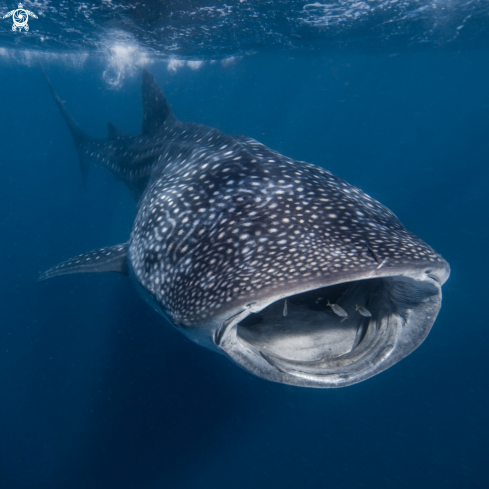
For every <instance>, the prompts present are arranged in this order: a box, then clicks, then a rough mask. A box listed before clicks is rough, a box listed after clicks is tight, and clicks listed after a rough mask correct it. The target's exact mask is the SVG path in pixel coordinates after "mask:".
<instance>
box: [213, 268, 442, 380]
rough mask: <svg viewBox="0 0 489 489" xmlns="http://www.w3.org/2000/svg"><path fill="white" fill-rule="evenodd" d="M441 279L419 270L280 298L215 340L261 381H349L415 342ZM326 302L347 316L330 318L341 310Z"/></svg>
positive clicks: (428, 321)
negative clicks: (411, 274) (418, 271)
mask: <svg viewBox="0 0 489 489" xmlns="http://www.w3.org/2000/svg"><path fill="white" fill-rule="evenodd" d="M443 281H444V277H437V276H436V275H435V274H432V273H431V270H427V271H425V272H424V273H423V274H422V275H418V276H417V277H416V278H412V277H409V276H405V275H400V276H390V277H389V276H387V277H381V278H368V279H364V280H356V281H352V282H346V283H340V284H335V285H331V286H327V287H320V288H316V289H314V290H309V291H307V292H301V293H298V294H295V295H289V296H288V297H281V298H280V299H279V300H275V301H274V302H272V303H270V304H268V305H266V307H264V308H263V309H261V310H259V311H257V312H254V313H251V314H250V313H249V310H248V311H243V312H242V313H240V314H237V315H236V316H234V317H233V318H231V319H230V320H228V321H227V322H226V323H224V324H223V326H222V328H221V329H220V331H218V334H217V336H216V343H217V344H218V345H219V347H220V348H221V349H222V350H223V351H224V352H225V353H226V354H227V355H228V356H229V357H231V358H232V359H233V360H234V361H235V362H236V363H238V364H239V365H240V366H242V367H243V368H245V369H246V370H249V371H251V372H252V373H254V374H255V375H258V376H259V377H263V378H266V379H268V380H274V381H277V382H282V383H288V384H293V385H300V386H309V387H342V386H346V385H350V384H354V383H356V382H359V381H361V380H365V379H367V378H369V377H371V376H373V375H375V374H377V373H379V372H380V371H382V370H385V369H386V368H388V367H389V366H391V365H393V364H394V363H396V362H398V361H399V360H400V359H402V358H403V357H405V356H406V355H408V354H409V353H411V352H412V351H413V350H414V349H415V348H416V347H417V346H419V345H420V344H421V342H422V341H423V340H424V339H425V337H426V336H427V334H428V332H429V330H430V328H431V326H432V325H433V322H434V321H435V319H436V315H437V314H438V310H439V309H440V306H441V287H440V285H441V284H440V282H443ZM334 304H336V305H339V306H340V307H341V308H342V309H343V311H345V312H346V313H347V314H348V317H346V318H345V317H342V316H340V315H338V313H337V312H340V313H341V314H343V311H342V310H341V309H340V310H339V311H337V312H335V311H334V310H333V307H331V305H334ZM359 308H361V309H360V310H359ZM254 309H255V310H256V307H255V308H254ZM362 312H363V315H362ZM368 314H371V316H370V317H366V316H368Z"/></svg>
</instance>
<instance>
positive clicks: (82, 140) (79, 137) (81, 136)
mask: <svg viewBox="0 0 489 489" xmlns="http://www.w3.org/2000/svg"><path fill="white" fill-rule="evenodd" d="M41 71H42V74H43V76H44V79H45V80H46V83H47V84H48V87H49V90H50V92H51V94H52V96H53V98H54V100H55V102H56V105H57V106H58V109H59V111H60V112H61V114H62V116H63V118H64V120H65V121H66V124H68V127H69V129H70V132H71V135H72V136H73V141H74V142H75V146H76V149H77V151H78V156H79V158H80V169H81V173H82V179H83V186H84V187H86V185H87V178H88V169H89V167H90V160H89V159H88V158H87V157H86V156H84V155H83V154H82V152H81V151H80V148H81V146H83V145H84V144H86V143H87V142H89V141H90V140H91V139H92V138H91V137H90V136H89V135H88V134H87V133H86V132H85V131H83V130H82V129H81V127H80V126H79V125H78V123H77V122H76V121H75V119H73V117H72V116H71V114H70V113H69V112H68V111H67V110H66V107H65V105H64V102H63V101H62V100H61V99H60V98H59V95H58V94H57V93H56V92H55V90H54V88H53V85H52V84H51V81H50V80H49V78H48V77H47V75H46V73H45V72H44V69H43V68H42V67H41Z"/></svg>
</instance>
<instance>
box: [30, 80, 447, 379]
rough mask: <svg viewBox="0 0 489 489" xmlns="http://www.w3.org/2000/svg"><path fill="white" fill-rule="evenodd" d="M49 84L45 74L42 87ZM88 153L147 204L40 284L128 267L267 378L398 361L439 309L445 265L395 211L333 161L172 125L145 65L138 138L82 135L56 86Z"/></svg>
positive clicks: (175, 314)
mask: <svg viewBox="0 0 489 489" xmlns="http://www.w3.org/2000/svg"><path fill="white" fill-rule="evenodd" d="M48 84H49V82H48ZM49 87H50V89H51V91H52V93H53V95H54V98H55V100H56V102H57V103H58V106H59V107H60V110H61V113H62V114H63V116H64V118H65V120H66V121H67V123H68V125H69V127H70V129H71V131H72V133H73V137H74V141H75V144H76V145H77V148H78V151H79V154H80V163H81V168H82V173H83V175H84V178H85V179H86V175H87V171H88V161H94V162H95V163H98V164H99V165H102V166H105V167H107V168H108V169H110V170H111V171H112V172H113V173H114V174H115V175H116V176H117V177H118V179H120V180H122V181H124V182H125V183H126V185H127V186H128V187H129V189H130V191H131V193H132V195H133V196H134V197H135V198H136V199H137V200H138V210H137V216H136V219H135V222H134V226H133V230H132V233H131V237H130V239H129V241H128V242H127V243H124V244H121V245H117V246H112V247H109V248H102V249H99V250H95V251H93V252H90V253H87V254H85V255H80V256H78V257H75V258H73V259H71V260H68V261H67V262H64V263H61V264H60V265H58V266H57V267H55V268H53V269H51V270H49V271H47V272H45V273H44V274H43V275H42V276H41V277H40V280H44V279H47V278H51V277H54V276H57V275H63V274H68V273H78V272H108V271H115V272H120V273H124V274H127V275H129V276H130V277H131V278H132V279H133V281H134V283H135V284H136V286H137V289H138V291H139V292H140V293H141V295H142V296H143V297H144V298H145V299H146V300H148V302H149V303H151V304H152V305H153V306H154V307H155V308H156V309H157V310H158V311H159V312H160V313H161V314H163V315H164V316H165V317H166V318H167V319H168V320H169V321H170V322H171V323H172V324H173V325H174V326H175V327H177V328H178V329H179V330H180V331H181V332H183V333H184V334H186V335H187V336H188V337H189V338H191V339H192V340H193V341H195V342H196V343H198V344H200V345H202V346H206V347H207V348H209V349H211V350H214V351H217V352H220V353H223V354H224V355H226V356H227V357H228V358H230V359H231V360H232V361H233V362H235V363H236V364H238V365H239V366H241V367H242V368H244V369H245V370H247V371H249V372H251V373H253V374H255V375H257V376H259V377H262V378H264V379H268V380H272V381H276V382H282V383H286V384H293V385H299V386H307V387H341V386H346V385H350V384H354V383H356V382H359V381H362V380H365V379H367V378H369V377H371V376H373V375H375V374H377V373H379V372H381V371H382V370H385V369H386V368H388V367H390V366H391V365H393V364H394V363H396V362H398V361H399V360H401V359H402V358H404V357H405V356H406V355H408V354H409V353H411V352H412V351H413V350H414V349H415V348H416V347H417V346H419V345H420V344H421V342H422V341H423V340H424V339H425V337H426V335H427V334H428V332H429V331H430V328H431V326H432V325H433V323H434V321H435V319H436V316H437V314H438V311H439V309H440V307H441V286H442V285H443V283H444V282H445V281H446V279H447V278H448V275H449V266H448V264H447V262H446V261H445V260H444V259H443V258H442V257H441V256H440V255H439V254H438V253H436V252H435V251H434V250H433V249H432V248H430V247H429V246H428V245H427V244H426V243H424V242H423V241H422V240H421V239H420V238H418V237H417V236H415V235H414V234H412V233H411V232H409V231H408V230H407V229H406V228H405V227H404V226H403V225H402V224H401V222H400V221H399V219H397V217H396V216H395V215H394V214H393V213H392V212H391V211H390V210H389V209H387V208H386V207H384V206H383V205H382V204H380V203H379V202H377V201H375V200H374V199H372V198H371V197H369V196H368V195H366V194H365V193H364V192H362V191H361V190H360V189H358V188H356V187H354V186H352V185H350V184H348V183H347V182H345V181H343V180H342V179H341V178H338V177H336V176H334V175H332V174H331V173H330V172H328V171H327V170H325V169H324V168H320V167H318V166H315V165H310V164H308V163H304V162H300V161H295V160H292V159H290V158H287V157H285V156H283V155H281V154H279V153H277V152H275V151H272V150H271V149H269V148H267V147H266V146H264V145H263V144H260V143H259V142H257V141H255V140H253V139H250V138H246V137H242V136H228V135H226V134H224V133H222V132H220V131H218V130H216V129H213V128H209V127H206V126H202V125H199V124H194V123H184V122H180V121H178V119H176V117H175V116H174V115H173V112H172V111H171V109H170V106H169V105H168V103H167V102H166V100H165V97H164V96H163V93H162V92H161V90H160V89H159V88H158V86H157V84H156V82H155V81H154V79H153V78H152V76H151V75H150V74H149V73H148V72H147V71H145V72H144V74H143V102H144V119H143V126H142V131H141V134H140V135H137V136H126V135H124V134H122V133H121V132H120V131H119V130H118V129H117V128H115V126H113V125H109V138H108V139H107V140H94V139H92V138H90V137H89V136H88V135H87V134H85V133H84V132H83V131H81V129H80V128H79V127H78V125H77V124H76V123H75V121H74V120H73V119H72V118H71V116H70V115H69V114H68V113H67V111H66V109H65V107H64V105H63V104H62V103H61V102H60V99H59V97H58V96H57V95H56V93H55V92H54V90H53V88H52V86H51V85H50V84H49Z"/></svg>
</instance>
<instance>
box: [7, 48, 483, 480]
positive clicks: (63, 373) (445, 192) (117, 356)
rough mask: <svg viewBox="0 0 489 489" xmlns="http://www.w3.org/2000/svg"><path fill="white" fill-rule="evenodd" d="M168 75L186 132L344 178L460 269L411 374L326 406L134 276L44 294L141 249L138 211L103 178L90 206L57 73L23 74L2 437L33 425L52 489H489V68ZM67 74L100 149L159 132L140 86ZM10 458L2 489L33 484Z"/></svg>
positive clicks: (10, 139) (11, 207)
mask: <svg viewBox="0 0 489 489" xmlns="http://www.w3.org/2000/svg"><path fill="white" fill-rule="evenodd" d="M289 54H290V53H289ZM150 69H151V71H152V72H153V73H154V74H155V76H156V78H157V80H158V81H159V83H160V85H161V86H162V88H163V89H164V91H165V93H166V94H167V97H168V99H169V101H170V103H171V104H172V106H173V108H174V111H175V113H176V115H177V116H178V117H179V118H180V119H182V120H187V121H196V122H201V123H204V124H207V125H210V126H214V127H217V128H219V129H221V130H223V131H225V132H227V133H231V134H244V135H247V136H251V137H254V138H256V139H258V140H259V141H261V142H263V143H265V144H266V145H268V146H270V147H271V148H273V149H275V150H278V151H280V152H281V153H283V154H285V155H287V156H290V157H294V158H296V159H301V160H305V161H309V162H311V163H315V164H319V165H323V166H325V167H326V168H328V169H329V170H331V171H332V172H333V173H335V174H337V175H339V176H341V177H342V178H344V179H345V180H347V181H348V182H350V183H352V184H355V185H357V186H359V187H360V188H362V189H363V190H364V191H366V192H367V193H369V194H370V195H372V196H373V197H374V198H376V199H378V200H380V201H381V202H382V203H383V204H385V205H387V206H388V207H389V208H390V209H391V210H393V211H394V212H395V213H396V214H397V215H398V217H399V218H400V219H401V220H402V221H403V223H404V224H405V225H406V226H407V227H408V228H409V229H410V230H412V231H413V232H415V233H416V234H418V235H419V236H421V237H422V238H423V239H424V240H425V241H426V242H427V243H429V244H430V245H431V246H432V247H434V248H435V249H436V250H437V251H438V252H440V253H441V254H442V255H443V256H444V257H445V258H446V259H447V260H448V262H449V263H450V265H451V267H452V274H451V277H450V279H449V281H448V282H447V284H446V285H445V286H444V287H443V292H444V300H443V307H442V309H441V313H440V315H439V317H438V319H437V321H436V323H435V325H434V327H433V330H432V332H431V333H430V335H429V337H428V339H427V340H426V341H425V343H424V344H423V345H422V346H421V347H420V348H419V349H418V350H417V351H416V352H414V353H413V354H412V355H410V356H409V357H408V358H407V359H405V360H403V361H402V362H401V363H399V364H397V365H396V366H394V367H393V368H391V369H389V370H388V371H386V372H384V373H382V374H380V375H378V376H376V377H374V378H372V379H370V380H368V381H366V382H363V383H361V384H357V385H355V386H352V387H348V388H343V389H339V390H315V389H304V388H296V387H290V386H285V385H278V384H273V383H270V382H267V381H264V380H261V379H257V378H254V377H252V376H251V375H250V374H248V373H246V372H244V371H242V370H241V369H239V368H238V367H236V366H235V365H233V364H232V363H231V362H230V361H228V360H226V359H225V358H224V357H221V356H219V355H216V354H214V353H212V352H210V351H207V350H205V349H203V348H201V347H199V346H197V345H194V344H192V343H190V342H189V341H188V340H187V339H186V338H185V337H184V336H183V335H181V334H180V333H178V332H177V331H176V330H174V329H172V328H171V327H170V326H169V325H168V324H167V323H166V322H165V321H164V320H163V319H162V318H161V317H159V316H158V315H157V314H156V313H155V312H153V311H152V310H151V309H150V308H149V307H148V306H146V305H145V304H144V303H143V301H142V300H140V299H139V297H138V296H137V294H136V292H135V290H134V289H133V287H132V285H131V283H130V281H129V280H127V278H125V277H123V276H119V275H113V274H108V275H75V276H68V277H61V278H59V279H56V280H53V281H49V282H46V283H42V284H40V285H37V286H36V285H35V281H36V278H37V276H38V274H39V273H40V272H42V271H44V270H45V269H47V268H49V267H50V266H52V265H54V264H56V263H57V262H59V261H61V260H64V259H67V258H69V257H71V256H74V255H76V254H78V253H82V252H85V251H88V250H91V249H93V248H98V247H101V246H105V245H111V244H115V243H119V242H124V241H126V240H127V239H128V236H129V233H130V230H131V224H132V221H133V218H134V215H135V204H134V202H133V201H132V198H131V197H130V195H129V192H128V191H127V190H126V189H125V187H124V186H123V185H122V184H120V183H117V182H115V180H114V179H113V178H112V176H111V175H110V174H109V173H108V172H106V171H104V170H102V169H98V168H96V167H93V168H92V169H91V172H90V178H89V184H88V188H87V190H86V191H84V190H83V187H82V183H81V177H80V171H79V168H78V160H77V155H76V152H75V149H74V146H73V143H72V141H71V138H70V135H69V132H68V129H67V128H66V126H65V123H64V121H63V120H62V118H61V116H60V114H59V112H58V110H57V108H56V106H55V104H54V102H53V100H52V98H51V96H50V94H49V92H48V89H47V87H46V84H45V83H44V81H43V79H42V76H41V73H40V70H39V69H38V68H37V67H28V66H22V65H18V64H14V63H8V62H7V61H3V62H2V64H1V65H0V88H1V94H0V95H1V96H0V127H1V131H0V155H1V156H0V175H1V177H0V274H1V280H0V306H1V307H0V311H1V313H0V318H1V319H0V324H1V326H0V435H1V436H2V437H3V439H4V440H7V439H9V438H8V437H9V436H10V437H12V436H14V438H15V433H24V432H23V431H22V429H21V428H19V429H17V428H16V427H22V426H29V427H30V428H29V429H30V430H31V432H32V433H33V434H32V435H22V434H21V435H19V437H20V438H21V439H19V440H17V444H18V447H19V450H20V453H18V465H19V467H20V469H21V470H24V471H25V472H26V474H25V477H27V476H32V478H34V479H35V478H36V474H37V475H38V477H37V478H38V479H40V480H39V481H38V482H37V483H35V484H33V485H32V486H31V487H39V488H50V489H56V488H67V487H70V488H73V489H78V488H87V487H90V488H109V487H117V488H121V489H122V488H142V489H153V488H154V489H156V488H163V487H165V488H169V487H171V488H177V489H183V488H189V489H190V488H191V489H194V488H211V487H212V488H216V489H217V488H229V487H233V488H237V489H241V488H243V489H245V488H246V489H248V488H250V487H257V488H269V487H281V488H294V489H297V488H326V487H331V488H339V487H342V488H350V487H366V488H378V489H380V488H391V487H392V488H409V489H410V488H413V487H422V488H425V487H426V488H428V487H429V488H431V487H433V488H435V487H436V488H440V487H443V488H454V489H455V488H456V489H459V488H487V487H489V474H488V473H487V466H488V462H489V460H488V453H489V452H488V434H489V433H488V431H489V430H488V419H487V413H488V393H487V386H488V375H487V372H488V367H487V358H488V354H487V351H488V349H489V341H488V337H489V335H488V332H487V321H488V320H487V316H488V312H487V311H488V309H487V305H488V301H489V287H488V285H487V276H488V273H489V269H488V260H487V255H488V251H489V249H488V225H487V223H488V219H487V214H488V210H489V195H488V192H487V188H488V183H489V178H488V176H489V175H488V172H489V170H488V164H487V163H488V152H489V90H488V87H489V62H488V57H487V52H484V51H481V52H478V51H466V52H448V51H439V52H437V51H429V52H412V53H409V52H405V53H398V54H396V53H377V54H369V55H367V54H351V53H350V54H344V55H340V54H331V55H326V56H323V57H320V56H317V55H315V56H313V55H311V53H302V52H299V51H297V52H293V56H286V55H282V54H280V53H273V54H270V53H269V54H259V55H255V56H251V57H248V58H243V59H241V60H240V61H238V62H236V63H234V64H231V65H230V66H227V67H222V66H221V65H220V64H219V63H216V64H206V65H205V66H203V67H202V68H201V69H200V70H197V71H192V70H190V69H189V68H183V69H181V70H179V71H178V72H177V73H171V72H169V71H168V70H167V69H166V65H164V64H155V65H153V66H152V67H150ZM46 70H47V71H48V72H49V74H50V76H51V78H52V81H53V83H54V85H55V86H56V88H57V90H58V91H59V93H60V96H61V98H62V99H63V100H66V105H67V107H68V109H69V111H70V112H71V113H72V114H73V115H74V116H75V118H76V119H77V120H78V121H79V122H80V124H81V125H82V126H83V127H84V128H85V129H86V130H88V131H89V132H90V133H91V134H93V135H95V136H100V137H102V136H105V134H106V122H107V121H111V122H114V123H116V124H117V125H118V126H119V127H120V128H121V129H122V130H124V131H127V132H137V131H138V128H139V125H140V121H141V113H142V110H141V103H140V93H139V92H140V86H139V84H140V79H139V78H135V79H132V80H127V81H126V83H125V84H124V85H123V87H122V88H121V89H120V90H118V91H110V90H108V89H107V87H106V85H104V82H103V80H102V72H103V70H104V66H103V63H102V62H101V61H95V60H93V59H92V60H89V61H88V62H87V63H86V64H85V66H84V69H72V68H68V67H66V66H64V65H62V64H61V63H56V62H55V61H53V62H52V63H50V64H49V63H48V64H47V65H46ZM12 433H14V434H13V435H12ZM22 437H24V438H22ZM32 440H34V441H35V443H34V442H33V441H32ZM36 444H37V445H36ZM3 445H4V446H3V447H1V448H3V450H4V460H3V462H4V463H3V464H2V465H1V466H0V487H1V488H2V489H10V488H16V487H22V485H21V484H20V483H19V480H21V479H22V477H19V476H18V475H16V474H17V473H16V467H12V461H11V457H10V458H9V454H10V455H11V450H12V448H11V445H9V444H8V443H6V442H5V443H3ZM34 445H35V446H34ZM33 446H34V448H33ZM29 447H30V448H29ZM41 453H42V454H44V455H45V456H44V458H42V457H40V455H39V454H41ZM46 454H47V455H46ZM36 464H37V465H36ZM47 465H49V466H47ZM19 467H17V469H18V468H19ZM36 471H37V472H36ZM28 472H29V474H30V475H29V474H28Z"/></svg>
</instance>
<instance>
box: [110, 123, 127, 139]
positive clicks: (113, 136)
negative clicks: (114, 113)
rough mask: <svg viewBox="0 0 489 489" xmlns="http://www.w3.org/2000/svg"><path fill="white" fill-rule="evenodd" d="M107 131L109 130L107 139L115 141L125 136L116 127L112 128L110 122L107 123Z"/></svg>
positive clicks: (112, 125)
mask: <svg viewBox="0 0 489 489" xmlns="http://www.w3.org/2000/svg"><path fill="white" fill-rule="evenodd" d="M107 129H108V130H109V137H108V139H117V138H120V137H122V136H125V134H124V133H123V132H122V131H121V130H120V129H119V128H118V127H116V126H114V124H112V122H107Z"/></svg>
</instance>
